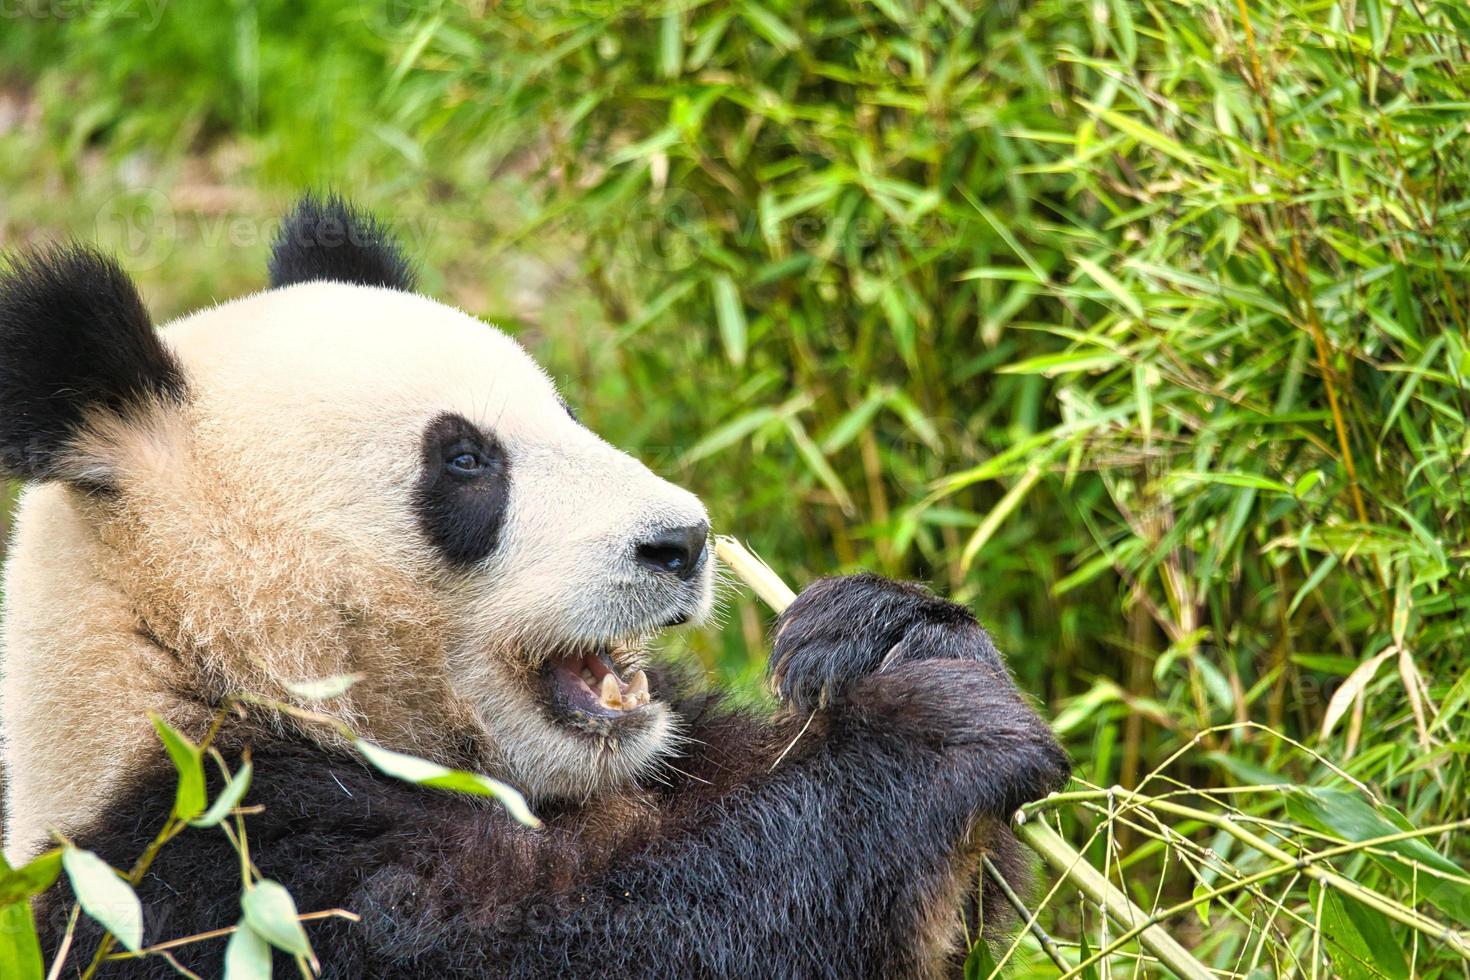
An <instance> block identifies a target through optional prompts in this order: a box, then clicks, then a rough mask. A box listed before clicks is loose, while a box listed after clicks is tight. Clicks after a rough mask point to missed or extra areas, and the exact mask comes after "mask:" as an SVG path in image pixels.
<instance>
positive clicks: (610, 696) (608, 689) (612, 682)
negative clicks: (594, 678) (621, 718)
mask: <svg viewBox="0 0 1470 980" xmlns="http://www.w3.org/2000/svg"><path fill="white" fill-rule="evenodd" d="M602 703H603V704H604V705H606V706H607V707H609V708H617V709H618V710H620V711H621V710H622V709H623V708H624V707H625V705H624V704H623V691H622V688H621V687H620V686H619V685H618V679H617V678H616V677H614V676H613V675H612V674H603V675H602Z"/></svg>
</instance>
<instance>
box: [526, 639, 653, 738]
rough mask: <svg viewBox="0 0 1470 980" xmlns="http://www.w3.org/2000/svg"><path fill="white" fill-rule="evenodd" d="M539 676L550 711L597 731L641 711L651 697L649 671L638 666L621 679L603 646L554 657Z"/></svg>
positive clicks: (634, 715)
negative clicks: (634, 670)
mask: <svg viewBox="0 0 1470 980" xmlns="http://www.w3.org/2000/svg"><path fill="white" fill-rule="evenodd" d="M541 677H542V682H543V683H544V685H545V686H546V693H547V702H548V704H549V706H550V707H551V710H552V713H553V714H555V715H557V716H559V717H560V718H561V719H562V720H564V721H569V722H573V723H575V724H578V725H580V726H581V727H591V728H594V729H596V730H599V731H602V730H606V729H608V728H610V727H611V726H613V725H615V724H618V723H619V722H622V721H623V720H625V719H628V720H631V719H632V718H633V717H636V716H638V715H640V714H643V713H644V709H645V708H647V707H648V704H649V702H650V701H651V697H650V695H649V693H648V675H647V674H645V673H644V672H643V671H641V670H640V671H638V672H637V673H635V674H634V675H633V676H632V677H630V678H628V679H627V680H624V679H623V677H622V676H621V675H620V674H619V673H618V669H617V666H616V664H614V663H613V659H612V656H611V654H610V653H609V652H608V651H607V650H606V649H605V648H598V649H594V650H578V651H573V652H572V653H569V654H566V655H564V656H561V657H554V658H552V659H551V660H549V661H547V662H546V664H545V666H543V667H542V669H541Z"/></svg>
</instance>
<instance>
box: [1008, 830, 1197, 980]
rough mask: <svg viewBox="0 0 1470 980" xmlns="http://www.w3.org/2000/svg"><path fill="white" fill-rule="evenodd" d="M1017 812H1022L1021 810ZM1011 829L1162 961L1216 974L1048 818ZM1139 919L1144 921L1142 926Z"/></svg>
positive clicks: (1191, 978)
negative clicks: (1078, 849) (1059, 833)
mask: <svg viewBox="0 0 1470 980" xmlns="http://www.w3.org/2000/svg"><path fill="white" fill-rule="evenodd" d="M1017 816H1018V818H1019V817H1020V816H1021V815H1020V814H1019V813H1018V814H1017ZM1012 829H1014V830H1015V832H1016V836H1017V837H1018V838H1020V839H1021V842H1022V843H1024V844H1025V845H1026V846H1027V847H1030V848H1031V849H1032V850H1033V851H1035V852H1036V853H1037V854H1040V855H1041V856H1042V858H1043V859H1044V860H1045V861H1046V863H1047V864H1049V865H1051V866H1052V868H1053V869H1054V870H1055V871H1056V872H1057V873H1058V874H1060V875H1062V876H1063V877H1065V878H1066V879H1067V880H1069V881H1071V882H1072V884H1074V885H1076V886H1077V888H1078V890H1079V891H1081V892H1082V894H1084V895H1086V896H1087V897H1088V898H1089V899H1091V900H1092V901H1093V902H1094V903H1095V904H1097V905H1098V906H1100V907H1101V908H1103V909H1104V910H1105V911H1106V912H1107V916H1108V918H1110V919H1112V920H1113V922H1115V923H1117V925H1118V926H1119V927H1121V928H1123V929H1125V930H1129V932H1133V931H1135V930H1136V932H1137V936H1138V942H1139V945H1141V946H1142V947H1143V948H1144V949H1146V950H1148V951H1149V952H1150V953H1153V954H1154V955H1155V956H1157V957H1158V958H1159V962H1160V963H1163V964H1164V965H1165V966H1166V967H1168V968H1169V969H1170V970H1172V971H1174V973H1175V974H1176V975H1178V976H1180V977H1183V978H1184V980H1213V978H1214V974H1212V973H1211V972H1210V971H1209V970H1208V969H1206V968H1205V967H1204V965H1203V964H1201V963H1200V961H1199V960H1197V959H1195V958H1194V957H1193V956H1191V955H1189V952H1188V951H1187V950H1186V949H1185V948H1184V947H1183V946H1181V945H1179V942H1178V940H1176V939H1175V938H1174V937H1173V936H1171V935H1169V934H1168V933H1167V932H1165V931H1164V929H1163V928H1162V927H1160V926H1159V925H1158V924H1157V923H1156V922H1153V921H1152V920H1151V919H1150V918H1149V916H1148V915H1147V913H1145V912H1144V911H1143V910H1142V909H1140V908H1139V907H1138V906H1137V905H1134V904H1133V902H1132V901H1131V900H1130V899H1129V898H1128V896H1126V895H1124V894H1123V893H1122V892H1121V891H1119V890H1118V889H1117V888H1115V887H1114V886H1113V884H1112V882H1110V881H1108V880H1107V879H1106V878H1104V877H1103V876H1102V873H1101V872H1100V871H1098V870H1097V869H1096V868H1094V867H1093V866H1092V865H1091V864H1089V863H1088V862H1087V859H1086V858H1084V857H1083V856H1082V855H1081V854H1079V853H1078V852H1077V851H1075V850H1073V849H1072V846H1071V845H1070V844H1068V843H1067V842H1066V841H1064V840H1062V838H1061V837H1060V836H1059V835H1058V834H1057V832H1056V831H1054V830H1052V829H1051V828H1050V827H1048V826H1047V825H1046V822H1045V821H1042V820H1024V819H1018V820H1017V821H1016V822H1015V823H1013V824H1012ZM1140 923H1142V924H1143V925H1142V926H1141V927H1140V926H1139V924H1140Z"/></svg>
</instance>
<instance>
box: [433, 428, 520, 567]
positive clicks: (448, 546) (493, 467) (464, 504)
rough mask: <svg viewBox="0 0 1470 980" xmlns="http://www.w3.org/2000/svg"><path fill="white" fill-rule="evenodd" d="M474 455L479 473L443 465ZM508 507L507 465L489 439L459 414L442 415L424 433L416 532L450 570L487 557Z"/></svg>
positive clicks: (496, 441)
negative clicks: (459, 456) (463, 455)
mask: <svg viewBox="0 0 1470 980" xmlns="http://www.w3.org/2000/svg"><path fill="white" fill-rule="evenodd" d="M465 452H468V453H473V454H475V455H476V456H478V457H479V458H480V459H481V461H482V462H483V463H484V468H483V470H482V471H481V472H480V473H478V474H476V475H474V476H466V475H464V474H462V473H458V472H456V471H455V470H454V469H453V468H451V467H450V466H449V465H448V463H449V461H450V460H452V459H453V458H454V457H455V455H456V454H459V453H465ZM509 504H510V462H509V461H508V460H507V459H506V458H505V450H504V449H503V448H502V447H501V445H500V442H499V441H498V440H497V439H496V438H495V437H494V436H493V435H491V434H489V433H486V432H481V431H480V429H479V427H478V426H476V425H475V424H474V423H472V422H470V421H469V420H468V419H466V418H465V417H464V416H462V415H453V414H448V413H446V414H444V415H440V416H439V417H438V418H436V419H434V420H433V421H432V422H430V423H429V425H428V427H427V428H425V429H424V449H423V471H422V472H421V474H420V475H419V483H418V486H417V487H416V488H415V490H414V509H415V510H416V511H417V512H418V517H419V527H420V528H422V529H423V532H424V534H425V535H427V536H428V538H429V540H430V541H432V542H433V543H434V545H435V547H437V548H438V549H439V551H440V552H441V553H442V554H443V555H444V558H445V560H446V561H448V562H449V563H450V564H451V565H468V564H471V563H473V562H477V561H479V560H481V559H482V558H486V557H488V556H489V555H490V553H491V552H493V551H494V550H495V546H496V545H497V544H499V542H500V529H501V526H502V525H503V524H504V523H505V509H506V507H507V506H509Z"/></svg>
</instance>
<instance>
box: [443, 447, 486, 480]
mask: <svg viewBox="0 0 1470 980" xmlns="http://www.w3.org/2000/svg"><path fill="white" fill-rule="evenodd" d="M444 466H445V468H446V469H447V470H449V472H451V473H453V474H454V475H455V476H479V475H480V472H481V471H482V470H484V469H485V461H484V460H483V459H481V458H480V457H479V454H477V453H472V452H469V451H468V450H466V451H463V452H457V453H455V454H454V455H452V456H450V457H449V458H448V459H447V460H445V461H444Z"/></svg>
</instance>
